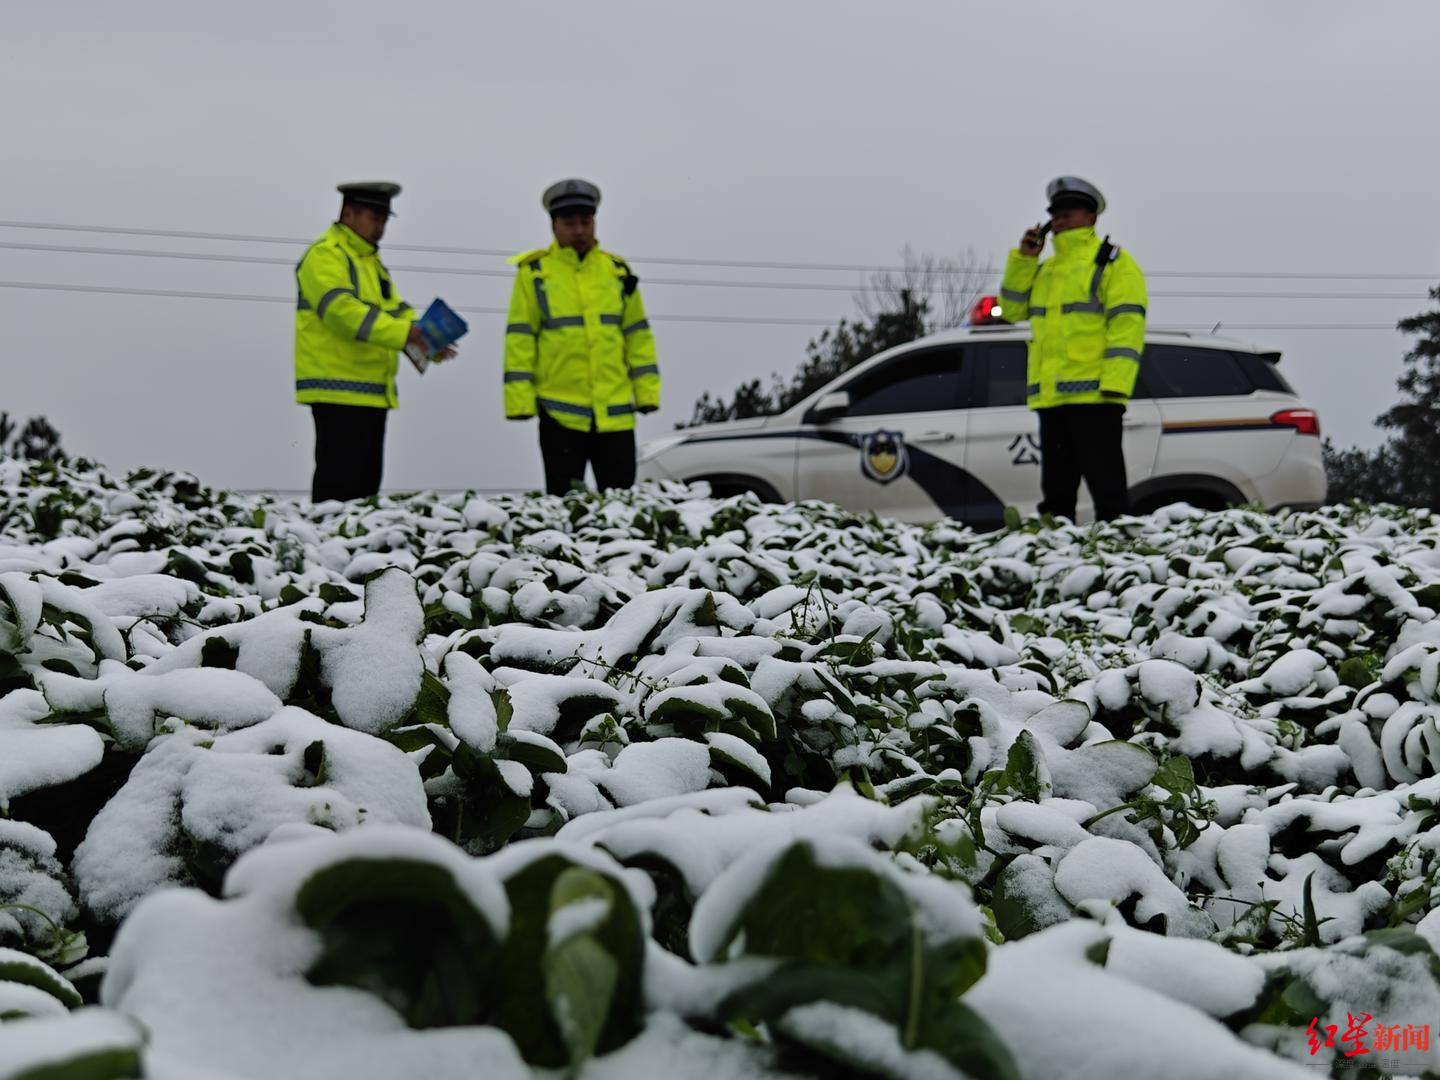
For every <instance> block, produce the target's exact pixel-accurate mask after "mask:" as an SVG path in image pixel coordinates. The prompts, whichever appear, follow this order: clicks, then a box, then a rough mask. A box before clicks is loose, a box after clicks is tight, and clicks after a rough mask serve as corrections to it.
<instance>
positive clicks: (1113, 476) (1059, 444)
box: [1039, 404, 1130, 521]
mask: <svg viewBox="0 0 1440 1080" xmlns="http://www.w3.org/2000/svg"><path fill="white" fill-rule="evenodd" d="M1039 411H1040V492H1041V495H1042V496H1043V497H1042V498H1041V500H1040V512H1041V513H1042V514H1044V513H1050V514H1054V515H1055V516H1056V517H1065V518H1069V519H1070V520H1071V521H1074V520H1075V497H1076V495H1077V494H1078V492H1079V490H1080V478H1081V477H1082V476H1083V477H1084V478H1085V486H1086V487H1088V488H1089V489H1090V497H1091V498H1092V499H1093V500H1094V501H1095V517H1096V518H1097V519H1098V520H1100V521H1110V520H1112V519H1114V518H1117V517H1119V516H1120V515H1121V514H1125V513H1129V511H1130V491H1129V489H1128V487H1127V486H1126V484H1125V447H1124V445H1123V443H1122V441H1121V435H1122V433H1123V431H1124V426H1123V425H1124V419H1125V406H1124V405H1119V404H1116V405H1056V406H1054V407H1052V408H1049V409H1041V410H1039Z"/></svg>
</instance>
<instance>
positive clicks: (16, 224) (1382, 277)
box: [0, 221, 1440, 282]
mask: <svg viewBox="0 0 1440 1080" xmlns="http://www.w3.org/2000/svg"><path fill="white" fill-rule="evenodd" d="M0 228H5V229H39V230H50V231H60V232H80V233H98V234H105V235H111V236H149V237H162V238H170V239H184V240H211V241H224V242H233V243H258V244H289V245H299V246H301V247H308V246H309V245H310V244H311V243H313V242H314V241H313V239H312V240H306V239H301V238H298V237H291V236H263V235H257V234H254V233H217V232H195V231H189V230H183V229H143V228H120V227H116V226H108V225H69V224H62V223H58V222H45V221H0ZM385 247H386V250H387V251H409V252H424V253H428V254H434V255H471V256H480V257H484V258H509V257H511V256H512V255H514V254H515V253H516V252H517V251H520V250H522V249H520V248H513V249H507V248H477V247H453V246H443V245H433V244H386V245H385ZM627 258H629V260H630V261H631V262H636V263H655V264H657V265H670V266H711V267H724V268H728V269H737V270H815V271H820V272H826V273H891V274H903V273H905V272H906V270H907V268H906V267H904V266H886V265H883V264H875V263H822V262H797V261H773V260H741V259H680V258H673V257H669V256H660V255H644V256H641V255H635V256H627ZM911 269H913V268H911ZM1001 271H1002V268H1001V267H994V266H987V267H960V268H957V269H936V270H935V271H934V272H935V273H937V274H945V275H952V276H954V275H961V276H964V275H970V274H974V275H984V274H999V273H1001ZM1146 274H1147V276H1149V277H1179V278H1252V279H1272V280H1284V279H1294V280H1302V279H1303V280H1314V281H1362V280H1363V281H1429V282H1435V281H1440V273H1432V274H1379V273H1369V272H1362V273H1355V274H1343V273H1338V272H1324V271H1280V270H1147V271H1146Z"/></svg>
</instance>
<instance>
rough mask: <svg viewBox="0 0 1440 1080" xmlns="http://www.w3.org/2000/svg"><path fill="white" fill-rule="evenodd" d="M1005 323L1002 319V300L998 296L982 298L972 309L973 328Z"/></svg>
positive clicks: (971, 320)
mask: <svg viewBox="0 0 1440 1080" xmlns="http://www.w3.org/2000/svg"><path fill="white" fill-rule="evenodd" d="M1004 321H1005V320H1004V319H1002V318H1000V298H999V297H998V296H982V297H980V299H979V300H976V301H975V306H974V307H972V308H971V309H970V325H971V326H985V325H986V324H989V323H998V322H1004Z"/></svg>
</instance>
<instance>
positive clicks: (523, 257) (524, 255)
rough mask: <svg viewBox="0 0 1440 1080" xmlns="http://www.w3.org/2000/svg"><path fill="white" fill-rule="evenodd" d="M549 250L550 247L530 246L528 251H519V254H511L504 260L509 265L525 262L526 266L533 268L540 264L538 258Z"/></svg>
mask: <svg viewBox="0 0 1440 1080" xmlns="http://www.w3.org/2000/svg"><path fill="white" fill-rule="evenodd" d="M549 252H550V249H549V248H548V247H542V248H532V249H531V250H529V251H522V252H520V254H519V255H511V256H510V258H509V259H507V260H505V261H506V262H508V263H509V264H510V265H511V266H515V265H517V264H519V263H525V264H526V265H527V266H529V267H531V268H532V269H533V268H534V267H536V266H538V265H539V264H540V260H541V259H542V258H543V257H544V256H545V255H547V254H549Z"/></svg>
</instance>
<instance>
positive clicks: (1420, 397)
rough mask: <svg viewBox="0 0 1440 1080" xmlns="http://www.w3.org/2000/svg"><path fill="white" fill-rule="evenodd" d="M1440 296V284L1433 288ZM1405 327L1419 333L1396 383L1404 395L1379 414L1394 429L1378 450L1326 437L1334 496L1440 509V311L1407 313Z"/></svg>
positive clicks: (1433, 295) (1341, 499)
mask: <svg viewBox="0 0 1440 1080" xmlns="http://www.w3.org/2000/svg"><path fill="white" fill-rule="evenodd" d="M1430 297H1431V299H1432V300H1436V301H1440V286H1437V287H1436V288H1433V289H1431V290H1430ZM1398 326H1399V328H1400V330H1401V331H1402V332H1404V333H1407V334H1417V335H1419V338H1418V340H1417V341H1416V342H1415V344H1414V346H1413V347H1412V348H1411V349H1410V351H1409V352H1408V353H1407V354H1406V355H1405V371H1404V373H1403V374H1402V375H1401V376H1400V378H1399V380H1398V381H1397V382H1396V385H1397V386H1398V387H1399V389H1400V393H1401V395H1402V396H1401V400H1400V401H1399V402H1398V403H1397V404H1395V405H1393V406H1392V407H1391V408H1390V409H1389V410H1387V411H1386V412H1384V413H1382V414H1381V415H1380V416H1378V417H1376V418H1375V422H1376V423H1377V424H1379V425H1380V426H1381V427H1382V428H1386V429H1388V430H1389V431H1391V432H1393V434H1392V435H1390V437H1389V438H1387V439H1386V440H1385V443H1384V445H1383V446H1381V447H1380V448H1379V449H1378V450H1374V451H1368V452H1367V451H1364V450H1360V449H1356V448H1351V449H1349V450H1336V449H1335V448H1334V446H1333V445H1331V444H1330V442H1329V441H1328V440H1327V441H1326V443H1325V471H1326V474H1327V476H1328V478H1329V481H1330V499H1331V501H1333V502H1345V501H1348V500H1350V499H1360V500H1362V501H1364V502H1392V503H1398V504H1400V505H1401V506H1424V507H1429V508H1430V509H1432V510H1440V468H1437V467H1436V462H1440V311H1427V312H1422V313H1421V314H1419V315H1412V316H1411V317H1410V318H1408V319H1401V320H1400V322H1399V323H1398Z"/></svg>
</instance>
